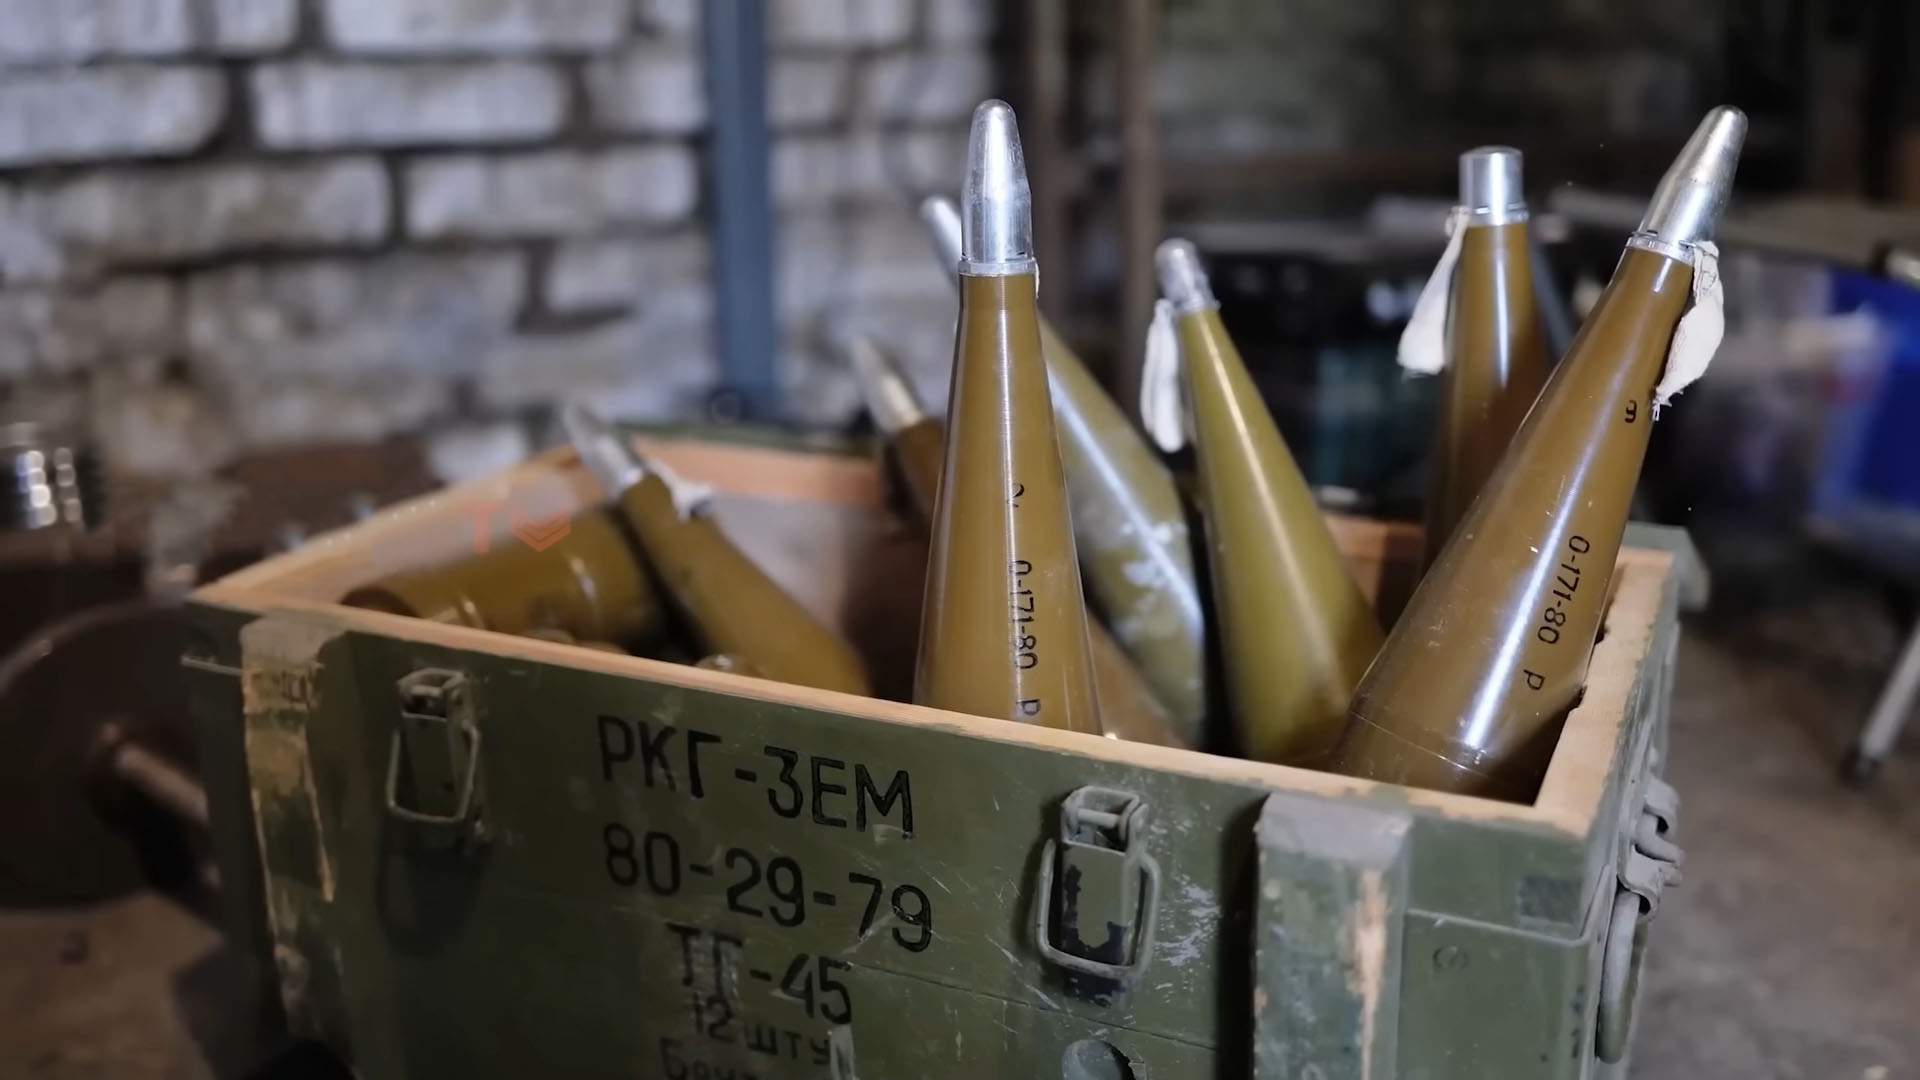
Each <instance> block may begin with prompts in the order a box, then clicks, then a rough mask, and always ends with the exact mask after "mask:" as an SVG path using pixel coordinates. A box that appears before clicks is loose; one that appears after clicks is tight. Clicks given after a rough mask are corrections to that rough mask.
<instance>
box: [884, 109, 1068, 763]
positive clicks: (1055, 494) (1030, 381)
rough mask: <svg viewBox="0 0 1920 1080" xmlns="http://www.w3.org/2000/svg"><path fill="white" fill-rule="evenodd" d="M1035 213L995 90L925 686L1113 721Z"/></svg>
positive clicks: (969, 208)
mask: <svg viewBox="0 0 1920 1080" xmlns="http://www.w3.org/2000/svg"><path fill="white" fill-rule="evenodd" d="M1030 214H1031V201H1030V199H1029V196H1028V193H1027V180H1026V169H1025V165H1024V163H1023V162H1022V161H1021V156H1020V140H1019V135H1018V133H1017V132H1016V131H1015V130H1014V126H1013V110H1012V109H1010V108H1008V107H1007V105H1006V104H1005V103H1004V102H999V101H989V102H987V103H985V104H983V105H981V106H980V107H979V108H978V109H976V110H975V111H974V116H973V129H972V132H971V134H970V136H969V140H968V147H967V178H966V185H965V188H964V195H963V205H962V235H963V240H962V245H961V255H962V258H961V261H960V263H959V269H960V319H959V326H958V328H957V333H956V340H955V343H954V363H953V380H952V389H951V391H950V392H949V394H948V406H947V408H948V412H947V433H948V434H947V450H946V455H945V460H944V462H943V465H942V471H941V477H940V486H939V495H938V501H937V506H936V508H935V511H934V516H933V528H932V537H931V541H930V544H929V548H930V550H929V552H928V561H927V580H926V594H925V596H926V599H925V603H924V604H923V606H922V614H921V623H920V653H919V659H918V663H917V665H916V667H915V672H914V700H915V701H917V702H919V703H920V704H923V705H932V706H935V707H938V708H943V709H952V710H954V711H956V712H966V713H973V714H975V715H978V716H990V717H996V718H999V719H1005V720H1017V721H1023V722H1026V723H1033V724H1043V725H1046V726H1049V727H1058V728H1067V729H1071V730H1075V731H1086V732H1094V733H1097V732H1099V731H1100V730H1101V727H1100V718H1099V715H1098V712H1097V706H1096V698H1095V692H1094V684H1093V674H1092V664H1091V662H1090V659H1089V656H1088V646H1087V620H1086V608H1085V606H1084V604H1083V603H1082V601H1081V596H1080V572H1079V567H1078V565H1077V560H1076V558H1075V554H1074V546H1073V533H1072V529H1071V526H1070V524H1069V522H1068V510H1067V493H1066V484H1065V481H1064V479H1063V478H1062V476H1061V471H1060V455H1059V451H1058V449H1057V446H1056V443H1055V439H1054V432H1053V411H1052V405H1051V403H1050V401H1049V399H1048V394H1047V377H1046V369H1045V368H1044V366H1043V365H1042V362H1041V359H1040V325H1039V310H1038V308H1037V306H1036V304H1035V295H1036V289H1037V285H1038V278H1037V272H1038V267H1037V265H1036V264H1035V262H1034V259H1033V239H1032V232H1033V229H1032V221H1031V218H1030Z"/></svg>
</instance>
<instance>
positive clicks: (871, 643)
mask: <svg viewBox="0 0 1920 1080" xmlns="http://www.w3.org/2000/svg"><path fill="white" fill-rule="evenodd" d="M649 450H650V452H652V453H654V454H655V455H657V456H658V457H659V458H660V459H661V460H664V461H666V462H668V463H669V464H671V465H672V466H674V467H675V468H676V469H677V470H678V471H679V472H680V473H682V474H683V475H686V476H688V477H691V478H694V479H698V480H703V481H706V482H708V483H711V484H713V485H715V486H716V487H717V488H718V489H719V490H720V491H721V492H722V494H721V496H720V497H719V499H718V500H717V503H716V507H717V512H718V513H719V515H720V516H721V519H722V521H723V523H724V524H725V526H726V527H727V529H728V530H729V532H730V533H731V535H733V536H734V537H736V538H737V539H738V541H739V542H740V543H741V544H742V546H743V547H745V548H746V549H747V550H748V551H749V552H750V553H751V554H752V555H754V556H755V557H756V558H757V559H758V560H760V561H761V562H762V563H763V564H764V565H765V566H766V567H767V568H768V569H769V570H770V571H771V572H772V573H773V574H774V575H775V576H776V577H777V578H778V579H780V580H781V581H782V582H783V583H784V584H785V585H787V586H788V587H789V588H790V589H792V590H793V591H794V592H795V593H796V594H797V595H798V596H800V597H801V598H802V599H803V600H805V602H806V603H807V604H808V605H809V606H811V607H812V608H813V609H814V610H815V611H816V612H817V613H818V614H820V615H821V616H823V617H825V618H827V619H829V620H831V621H833V622H835V623H837V624H838V625H840V626H841V627H842V628H843V629H844V630H845V631H846V632H847V633H848V635H849V636H850V637H851V638H852V639H853V640H854V641H855V642H856V643H857V644H858V645H859V646H860V648H861V650H862V652H863V653H864V654H865V656H866V657H867V660H868V662H869V664H870V665H871V666H872V668H873V671H874V674H875V677H876V683H877V684H878V685H879V686H880V689H881V692H883V693H891V694H895V695H904V693H905V691H906V685H905V681H904V680H905V679H906V678H907V677H908V673H909V672H910V669H911V657H912V652H913V647H914V638H915V635H916V626H917V608H918V604H919V591H920V589H919V585H920V576H921V574H920V567H921V563H922V561H923V560H924V546H923V545H922V544H921V543H920V542H919V541H918V540H917V539H915V538H914V537H913V535H912V534H911V532H910V531H908V530H907V529H905V528H904V527H903V526H901V525H900V524H899V522H898V521H897V520H895V519H894V518H893V517H891V516H890V514H889V513H888V512H887V511H886V510H885V509H884V502H885V500H884V499H883V498H882V484H881V482H880V481H879V480H878V479H877V476H876V472H875V470H874V469H873V468H872V467H871V465H870V463H869V462H867V461H865V460H863V459H860V458H856V457H848V456H836V455H830V454H796V453H791V452H786V451H781V450H776V449H767V448H753V447H742V446H724V445H719V444H714V443H700V442H695V441H687V440H665V441H659V440H656V441H655V442H653V443H651V444H650V445H649ZM595 497H596V492H595V489H594V486H593V484H592V482H591V481H590V480H589V479H588V478H587V477H586V476H585V474H584V473H583V472H582V471H581V470H580V469H579V467H578V465H577V463H576V462H575V461H574V459H573V458H572V457H571V455H569V454H565V453H555V454H552V455H548V456H546V457H544V458H541V459H539V460H536V461H534V462H532V463H530V464H528V465H525V466H523V467H521V468H518V469H515V470H513V471H511V472H508V473H505V474H503V475H500V476H498V477H495V478H491V479H488V480H486V481H484V482H480V483H475V484H469V485H466V486H464V487H460V488H455V489H451V490H448V491H446V492H443V493H440V494H438V495H435V496H432V497H429V498H425V499H421V500H417V501H415V502H412V503H407V504H403V505H400V506H396V507H393V508H391V509H389V510H387V511H385V512H383V513H381V514H380V515H378V516H377V517H375V518H373V519H371V520H369V521H366V522H364V523H361V524H359V525H356V526H354V527H352V528H349V529H346V530H343V531H340V532H337V533H333V534H330V535H326V536H322V537H319V538H316V539H314V540H312V541H310V542H308V543H307V544H306V545H304V546H302V547H301V548H300V549H299V550H298V551H296V552H293V553H290V554H287V555H284V556H281V557H279V558H276V559H273V560H271V561H269V562H266V563H263V564H260V565H258V566H255V567H252V568H250V569H248V570H245V571H243V572H241V573H238V574H236V575H233V576H231V577H229V578H226V579H224V580H222V581H219V582H217V583H215V584H212V585H209V586H207V587H206V588H204V589H202V590H200V591H199V592H198V593H197V594H196V595H195V597H194V600H193V603H192V623H193V627H194V632H193V636H192V638H191V643H190V646H189V653H188V655H187V657H186V659H185V663H186V665H187V668H188V674H189V678H190V679H191V680H192V684H193V690H194V695H195V706H196V709H197V713H198V717H199V722H200V725H201V728H202V732H203V743H204V746H203V755H204V767H205V771H206V774H207V781H208V785H209V794H210V797H211V800H212V807H213V811H214V823H215V826H216V830H217V836H216V842H217V846H218V854H219V857H220V860H221V870H222V874H223V878H224V880H225V881H226V882H227V883H228V887H227V889H226V893H227V895H228V896H229V898H230V900H231V903H230V907H231V913H230V917H231V920H232V931H233V933H234V934H235V935H236V938H237V940H239V941H241V942H243V943H246V944H248V945H249V946H250V947H251V954H252V955H253V957H254V961H255V970H254V972H253V974H254V975H255V976H256V981H257V985H258V990H259V993H260V994H261V997H262V1000H263V1001H264V1002H266V1003H267V1004H268V1005H269V1006H270V1007H272V1008H274V1009H276V1010H278V1011H279V1012H280V1013H281V1014H282V1015H283V1018H284V1023H285V1026H286V1030H287V1031H288V1033H289V1034H290V1035H291V1036H293V1037H298V1038H309V1039H314V1040H318V1041H320V1042H322V1043H324V1044H326V1045H327V1046H329V1047H331V1048H332V1049H333V1050H334V1051H335V1052H336V1053H337V1054H338V1055H339V1056H340V1057H341V1058H342V1059H343V1060H345V1061H347V1062H349V1063H350V1064H351V1065H352V1066H353V1068H354V1069H355V1070H356V1072H357V1073H358V1075H360V1076H362V1077H365V1078H368V1080H387V1078H428V1077H462V1078H487V1077H502V1078H505V1077H511V1078H515V1080H518V1078H523V1077H533V1076H540V1077H546V1076H555V1077H560V1076H565V1077H573V1076H582V1077H585V1076H606V1077H664V1078H669V1080H682V1078H707V1080H717V1078H721V1077H757V1078H763V1080H764V1078H775V1077H780V1078H785V1077H809V1078H811V1077H833V1078H852V1077H859V1078H864V1080H901V1078H926V1080H979V1078H994V1077H1022V1078H1025V1077H1053V1076H1060V1077H1066V1078H1076V1080H1116V1078H1125V1077H1134V1078H1148V1077H1152V1078H1176V1077H1177V1078H1187V1077H1247V1076H1256V1077H1261V1078H1274V1080H1340V1078H1348V1077H1356V1078H1357V1077H1366V1078H1383V1077H1406V1078H1421V1080H1454V1078H1458V1080H1486V1078H1501V1080H1517V1078H1524V1077H1554V1078H1572V1077H1589V1076H1613V1075H1618V1074H1619V1072H1620V1070H1622V1069H1623V1068H1624V1065H1623V1064H1621V1062H1622V1059H1623V1058H1624V1056H1625V1048H1626V1042H1627V1036H1628V1033H1629V1028H1630V1020H1631V1013H1632V1006H1633V999H1634V991H1635V982H1636V978H1635V976H1636V973H1637V970H1638V966H1639V962H1640V954H1641V949H1642V944H1643V942H1644V940H1645V933H1644V932H1645V925H1646V921H1647V919H1648V918H1649V917H1650V916H1651V914H1652V911H1653V908H1654V905H1655V903H1656V902H1657V900H1658V897H1659V893H1660V889H1661V887H1662V885H1663V884H1665V883H1666V882H1667V880H1668V879H1669V877H1670V876H1671V875H1672V870H1673V864H1674V863H1675V862H1677V859H1678V851H1677V849H1675V848H1674V847H1673V845H1672V839H1671V835H1670V833H1671V830H1672V829H1673V826H1674V824H1675V821H1674V817H1675V811H1676V807H1675V805H1674V796H1673V792H1672V790H1671V789H1670V788H1668V787H1667V786H1666V785H1665V784H1663V783H1661V782H1660V781H1659V780H1658V779H1657V774H1658V771H1659V770H1658V764H1659V751H1660V748H1661V747H1662V745H1663V740H1664V730H1665V724H1666V713H1667V704H1668V698H1669V694H1670V690H1671V685H1672V684H1671V673H1672V667H1673V658H1674V649H1675V644H1676V616H1675V610H1676V602H1677V598H1678V593H1679V584H1680V580H1679V578H1680V575H1679V574H1678V573H1677V572H1676V570H1675V557H1674V556H1673V555H1672V554H1670V553H1669V552H1667V551H1662V550H1653V549H1649V548H1641V547H1634V548H1629V549H1627V550H1626V551H1625V552H1624V553H1623V554H1622V556H1621V558H1620V564H1619V569H1618V572H1617V573H1616V574H1615V576H1614V583H1613V590H1614V593H1613V598H1612V602H1611V605H1610V608H1609V612H1608V615H1607V620H1606V630H1605V634H1604V636H1603V638H1602V640H1601V641H1600V643H1599V645H1598V647H1597V648H1596V649H1595V652H1594V656H1593V665H1592V674H1591V677H1590V681H1589V685H1588V687H1587V691H1586V694H1585V697H1584V699H1583V700H1582V702H1581V703H1580V705H1579V706H1578V707H1577V708H1576V709H1575V710H1574V711H1573V713H1572V714H1571V716H1570V717H1569V718H1568V720H1567V722H1566V727H1565V731H1564V733H1563V735H1562V736H1561V740H1560V743H1559V746H1558V749H1557V752H1556V754H1555V756H1554V758H1553V761H1552V766H1551V769H1550V771H1549V773H1548V775H1547V777H1546V780H1545V783H1544V785H1543V787H1542V789H1541V791H1540V794H1539V796H1538V798H1537V800H1536V801H1535V802H1534V803H1533V805H1530V806H1523V805H1513V804H1506V803H1498V802H1492V801H1486V800H1480V799H1472V798H1464V797H1458V796H1452V795H1444V794H1438V793H1433V792H1426V791H1418V790H1412V789H1407V788H1401V787H1396V786H1390V785H1377V784H1372V783H1367V782H1362V781H1358V780H1352V779H1348V778H1344V777H1338V776H1332V775H1326V774H1321V773H1315V772H1308V771H1302V770H1297V769H1291V768H1285V767H1281V766H1274V765H1265V764H1260V763H1255V762H1247V761H1238V760H1231V759H1225V758H1219V757H1213V756H1208V755H1205V754H1199V753H1192V752H1186V751H1179V750H1169V749H1164V748H1158V747H1152V746H1144V745H1136V744H1129V743H1121V742H1117V741H1112V740H1106V739H1100V738H1096V737H1092V736H1087V735H1080V734H1075V733H1070V732H1059V731H1051V730H1044V729H1040V728H1033V727H1027V726H1023V725H1018V724H1013V723H1006V722H1001V721H996V720H986V719H980V718H975V717H969V716H963V715H958V714H954V713H947V712H941V711H938V710H933V709H926V708H920V707H917V706H913V705H907V704H901V703H898V702H895V701H886V700H879V699H867V698H859V697H852V696H847V695H842V694H835V693H830V692H824V691H816V690H811V689H806V688H801V687H794V686H787V685H782V684H777V683H772V682H766V681H761V680H756V679H749V678H745V677H741V676H737V675H733V674H729V673H722V672H711V671H705V670H698V669H694V668H691V667H682V666H676V665H670V664H665V663H659V662H655V661H650V660H643V659H638V658H629V657H622V656H617V655H610V654H606V653H600V652H595V651H591V650H586V649H580V648H574V647H571V646H565V645H558V644H553V643H548V642H543V641H535V640H528V639H521V638H512V637H505V636H502V635H497V634H492V633H487V632H482V631H476V630H469V629H465V628H460V627H450V626H444V625H438V624H431V623H426V622H422V621H419V620H412V619H406V618H402V617H398V616H392V615H385V614H381V613H376V612H369V611H360V610H354V609H348V608H344V607H340V606H337V605H336V604H335V603H334V601H335V599H336V598H337V597H339V596H340V595H341V594H342V593H344V592H345V591H346V590H347V589H348V588H350V587H352V586H354V585H357V584H360V583H362V582H365V581H367V580H370V579H371V578H374V577H376V576H378V575H381V574H385V573H390V572H394V571H397V570H401V569H409V568H414V567H420V566H425V565H431V564H434V563H438V562H442V561H446V560H449V559H452V558H457V557H459V556H461V555H462V554H464V553H467V552H471V551H472V550H473V548H474V546H475V545H476V544H482V545H485V544H505V543H532V544H538V543H541V542H542V541H543V539H546V538H550V537H551V536H552V535H553V533H554V530H556V529H560V528H563V527H564V523H565V522H566V520H567V515H569V514H570V513H571V512H573V511H574V510H576V509H578V508H580V507H581V506H583V505H585V504H586V503H587V502H588V501H589V500H592V499H594V498H595ZM1333 524H1334V527H1335V531H1336V533H1337V535H1338V537H1339V539H1340V541H1341V544H1342V548H1343V550H1344V551H1345V552H1346V553H1347V555H1348V557H1349V559H1350V560H1351V562H1352V564H1353V566H1354V568H1355V570H1356V572H1357V573H1358V575H1359V577H1360V579H1361V580H1362V582H1363V584H1364V585H1365V586H1366V587H1367V588H1368V589H1369V590H1371V591H1372V593H1373V594H1374V595H1375V597H1376V601H1377V602H1378V603H1380V605H1381V606H1382V609H1383V612H1384V613H1386V614H1388V615H1391V613H1392V612H1393V611H1394V610H1395V609H1396V608H1397V606H1398V603H1399V601H1400V600H1402V599H1404V597H1405V595H1406V592H1407V591H1408V586H1409V582H1410V577H1409V573H1408V565H1409V562H1408V561H1409V560H1410V559H1412V558H1413V557H1414V556H1415V553H1416V551H1417V543H1416V537H1415V535H1414V534H1413V533H1412V532H1411V531H1409V530H1405V529H1401V528H1398V527H1390V526H1385V525H1381V524H1378V523H1373V522H1366V521H1358V520H1346V519H1336V520H1335V521H1334V523H1333ZM1665 539H1667V540H1672V539H1673V538H1672V537H1668V538H1665ZM1682 540H1683V538H1682ZM546 542H551V541H550V539H546ZM402 773H404V774H405V775H406V776H407V777H409V778H410V780H409V782H408V783H397V782H396V776H397V775H399V774H402Z"/></svg>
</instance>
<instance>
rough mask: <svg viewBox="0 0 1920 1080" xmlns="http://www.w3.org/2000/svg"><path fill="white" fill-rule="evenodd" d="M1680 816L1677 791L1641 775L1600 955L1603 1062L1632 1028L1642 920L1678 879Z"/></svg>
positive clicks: (1643, 941)
mask: <svg viewBox="0 0 1920 1080" xmlns="http://www.w3.org/2000/svg"><path fill="white" fill-rule="evenodd" d="M1679 820H1680V793H1679V792H1678V791H1675V790H1674V788H1673V785H1671V784H1669V783H1667V782H1666V781H1664V780H1662V779H1660V778H1659V777H1657V776H1649V777H1647V782H1646V785H1645V793H1644V796H1643V802H1642V804H1641V809H1640V815H1639V818H1638V820H1636V821H1635V823H1634V830H1633V842H1632V845H1631V846H1630V847H1629V848H1628V849H1627V857H1626V861H1625V863H1624V865H1622V866H1621V868H1620V877H1619V887H1618V890H1617V891H1616V892H1615V893H1614V896H1613V911H1612V914H1611V915H1610V917H1609V922H1608V924H1607V931H1606V933H1607V937H1606V945H1605V948H1604V952H1602V954H1601V957H1600V1001H1599V1006H1598V1009H1597V1012H1598V1018H1597V1021H1596V1028H1597V1029H1596V1030H1595V1032H1594V1037H1593V1052H1594V1054H1595V1055H1596V1056H1597V1057H1599V1058H1600V1060H1601V1061H1604V1062H1606V1063H1607V1064H1609V1065H1614V1064H1618V1063H1619V1062H1620V1060H1621V1059H1622V1058H1624V1057H1625V1056H1626V1053H1627V1037H1628V1035H1629V1034H1630V1033H1631V1032H1632V1030H1633V1000H1634V996H1635V991H1636V990H1637V989H1638V987H1639V983H1640V963H1641V959H1642V957H1643V956H1644V955H1645V954H1646V945H1647V924H1648V923H1650V922H1652V921H1653V916H1654V914H1655V913H1656V912H1658V911H1659V910H1660V894H1661V893H1662V892H1663V891H1665V889H1666V888H1667V886H1669V885H1677V884H1679V882H1680V863H1681V861H1682V860H1683V859H1684V858H1685V853H1684V852H1682V851H1681V850H1680V845H1679V844H1676V843H1675V842H1674V841H1673V837H1672V833H1673V829H1674V826H1675V825H1676V824H1678V822H1679Z"/></svg>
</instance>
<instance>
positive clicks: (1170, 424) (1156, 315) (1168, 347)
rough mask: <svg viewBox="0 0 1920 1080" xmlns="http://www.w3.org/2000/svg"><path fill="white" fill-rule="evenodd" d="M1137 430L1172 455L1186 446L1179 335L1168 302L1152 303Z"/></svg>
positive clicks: (1163, 300)
mask: <svg viewBox="0 0 1920 1080" xmlns="http://www.w3.org/2000/svg"><path fill="white" fill-rule="evenodd" d="M1140 426H1141V427H1143V428H1145V429H1146V431H1147V437H1148V438H1151V439H1152V440H1153V442H1154V445H1155V446H1158V447H1159V448H1160V449H1161V450H1164V451H1166V452H1167V453H1169V454H1171V453H1173V452H1174V451H1176V450H1178V449H1180V448H1181V447H1182V446H1185V445H1186V444H1187V418H1186V410H1185V408H1183V407H1182V404H1181V401H1180V334H1179V332H1178V331H1176V330H1175V329H1174V311H1173V302H1172V301H1171V300H1165V299H1162V300H1155V301H1154V302H1153V322H1152V323H1150V324H1148V326H1147V346H1146V356H1145V357H1144V358H1143V359H1142V360H1141V361H1140Z"/></svg>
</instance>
